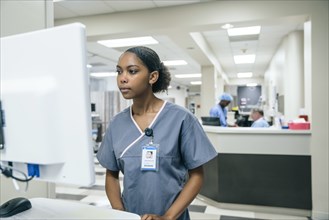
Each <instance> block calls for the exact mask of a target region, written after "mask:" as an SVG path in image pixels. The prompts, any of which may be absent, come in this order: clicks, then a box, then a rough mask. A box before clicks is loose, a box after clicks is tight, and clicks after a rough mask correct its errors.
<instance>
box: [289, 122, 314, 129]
mask: <svg viewBox="0 0 329 220" xmlns="http://www.w3.org/2000/svg"><path fill="white" fill-rule="evenodd" d="M288 126H289V129H291V130H309V129H311V123H309V122H298V123H294V122H290V123H288Z"/></svg>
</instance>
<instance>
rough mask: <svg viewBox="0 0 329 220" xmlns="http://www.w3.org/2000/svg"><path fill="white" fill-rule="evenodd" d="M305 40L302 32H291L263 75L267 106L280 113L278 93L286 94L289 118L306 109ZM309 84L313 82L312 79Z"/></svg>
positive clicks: (285, 103)
mask: <svg viewBox="0 0 329 220" xmlns="http://www.w3.org/2000/svg"><path fill="white" fill-rule="evenodd" d="M303 42H304V41H303V32H302V31H295V32H292V33H289V34H288V35H287V36H286V37H285V38H284V40H283V41H282V42H281V44H280V46H279V48H278V50H277V51H276V53H275V55H274V56H273V58H272V60H271V63H270V65H269V68H268V69H267V70H266V73H265V76H264V80H265V83H264V84H265V85H266V94H267V102H266V103H267V105H266V108H267V109H273V110H274V111H275V112H277V111H278V108H277V103H276V94H277V93H278V94H279V95H283V96H284V115H285V118H286V120H293V119H295V118H297V117H298V115H299V112H300V111H299V110H300V109H301V108H304V100H305V96H304V43H303ZM307 84H309V85H310V82H309V81H308V82H307ZM281 113H282V112H281Z"/></svg>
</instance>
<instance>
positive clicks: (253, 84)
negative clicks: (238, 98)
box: [247, 83, 257, 87]
mask: <svg viewBox="0 0 329 220" xmlns="http://www.w3.org/2000/svg"><path fill="white" fill-rule="evenodd" d="M247 86H249V87H253V86H257V83H248V84H247Z"/></svg>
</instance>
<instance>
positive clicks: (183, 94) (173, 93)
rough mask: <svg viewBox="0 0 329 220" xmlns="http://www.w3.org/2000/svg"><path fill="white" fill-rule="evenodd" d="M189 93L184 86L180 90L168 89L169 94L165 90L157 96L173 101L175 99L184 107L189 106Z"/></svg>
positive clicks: (176, 102) (175, 101)
mask: <svg viewBox="0 0 329 220" xmlns="http://www.w3.org/2000/svg"><path fill="white" fill-rule="evenodd" d="M187 95H188V94H187V91H186V88H184V87H181V88H180V89H179V90H178V89H176V88H171V89H168V94H167V93H163V92H162V93H157V94H156V96H157V97H159V98H161V99H164V100H168V101H171V102H172V101H174V103H175V104H177V105H180V106H182V107H184V108H186V107H187V106H186V105H187V103H186V102H187Z"/></svg>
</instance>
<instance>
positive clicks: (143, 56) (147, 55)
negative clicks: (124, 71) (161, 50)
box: [125, 46, 171, 93]
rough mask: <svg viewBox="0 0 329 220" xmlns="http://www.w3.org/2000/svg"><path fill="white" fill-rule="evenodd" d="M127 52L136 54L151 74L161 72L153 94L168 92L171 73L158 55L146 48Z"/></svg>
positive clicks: (133, 48) (137, 48) (153, 87)
mask: <svg viewBox="0 0 329 220" xmlns="http://www.w3.org/2000/svg"><path fill="white" fill-rule="evenodd" d="M125 52H130V53H134V54H135V55H136V56H137V57H138V58H139V59H140V60H141V61H142V62H143V64H144V65H145V66H146V67H147V69H148V70H149V73H151V72H153V71H158V72H159V78H158V80H157V81H156V82H155V83H154V84H153V85H152V91H153V93H158V92H165V91H167V90H168V86H169V84H170V80H171V77H170V72H169V70H168V68H167V67H166V66H165V65H164V64H163V62H161V61H160V58H159V56H158V54H157V53H156V52H155V51H154V50H152V49H150V48H148V47H144V46H137V47H132V48H129V49H128V50H126V51H125Z"/></svg>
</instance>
